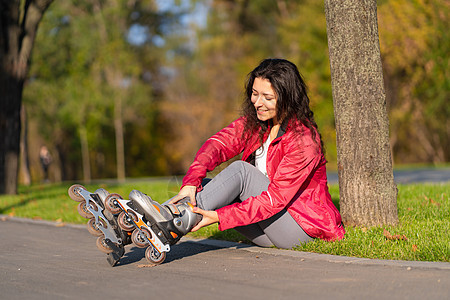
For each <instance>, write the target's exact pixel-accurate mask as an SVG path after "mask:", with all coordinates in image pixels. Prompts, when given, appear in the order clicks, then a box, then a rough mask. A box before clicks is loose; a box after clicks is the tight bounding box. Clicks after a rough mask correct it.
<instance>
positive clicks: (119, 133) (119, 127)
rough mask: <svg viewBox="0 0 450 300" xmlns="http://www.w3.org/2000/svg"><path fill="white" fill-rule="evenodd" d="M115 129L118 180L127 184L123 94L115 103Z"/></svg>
mask: <svg viewBox="0 0 450 300" xmlns="http://www.w3.org/2000/svg"><path fill="white" fill-rule="evenodd" d="M114 129H115V132H116V160H117V180H118V181H119V182H125V147H124V135H123V120H122V93H119V95H116V99H115V101H114Z"/></svg>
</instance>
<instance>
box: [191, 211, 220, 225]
mask: <svg viewBox="0 0 450 300" xmlns="http://www.w3.org/2000/svg"><path fill="white" fill-rule="evenodd" d="M192 211H193V212H195V213H197V214H200V215H202V216H203V218H202V220H201V221H200V222H199V223H198V224H197V225H196V226H194V228H192V229H191V231H197V230H199V229H200V228H202V227H205V226H208V225H211V224H214V223H218V222H219V215H218V214H217V212H216V211H214V210H203V209H201V208H199V207H194V208H193V209H192Z"/></svg>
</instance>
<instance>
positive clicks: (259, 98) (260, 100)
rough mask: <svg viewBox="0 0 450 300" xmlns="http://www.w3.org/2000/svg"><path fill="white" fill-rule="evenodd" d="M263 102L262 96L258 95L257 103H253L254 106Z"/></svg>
mask: <svg viewBox="0 0 450 300" xmlns="http://www.w3.org/2000/svg"><path fill="white" fill-rule="evenodd" d="M261 104H262V99H261V96H258V98H256V101H255V103H254V104H253V105H254V106H261Z"/></svg>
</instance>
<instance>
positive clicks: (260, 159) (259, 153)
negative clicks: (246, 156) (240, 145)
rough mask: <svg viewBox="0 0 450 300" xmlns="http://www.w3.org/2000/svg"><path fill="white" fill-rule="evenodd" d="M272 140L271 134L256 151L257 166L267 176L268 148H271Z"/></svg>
mask: <svg viewBox="0 0 450 300" xmlns="http://www.w3.org/2000/svg"><path fill="white" fill-rule="evenodd" d="M270 142H271V140H270V136H268V137H267V140H266V141H265V142H264V144H263V145H262V146H261V147H260V148H259V149H258V150H256V152H255V167H256V168H257V169H258V170H260V171H261V172H262V173H263V174H264V175H266V176H267V168H266V166H267V149H269V145H270Z"/></svg>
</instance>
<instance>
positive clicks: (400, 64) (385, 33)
mask: <svg viewBox="0 0 450 300" xmlns="http://www.w3.org/2000/svg"><path fill="white" fill-rule="evenodd" d="M422 2H423V1H411V0H398V1H388V2H387V3H386V4H384V5H382V6H381V7H380V9H379V12H378V19H379V20H378V22H379V35H380V45H381V53H382V55H383V59H384V61H385V64H386V65H388V67H389V68H390V69H399V70H407V72H408V73H409V72H412V71H414V70H413V68H414V65H415V63H416V62H417V61H420V60H422V59H423V54H424V52H426V51H427V49H428V47H429V44H430V42H431V40H432V39H433V37H434V36H435V35H436V33H435V32H434V31H435V29H434V26H433V24H432V23H431V19H432V18H433V14H432V12H430V6H429V5H426V4H424V3H422Z"/></svg>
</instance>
